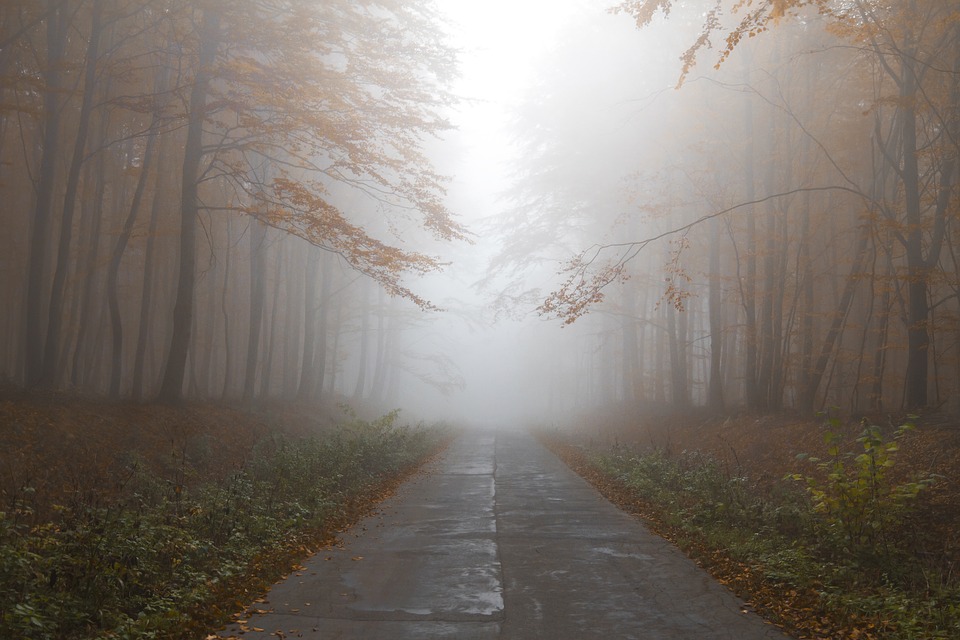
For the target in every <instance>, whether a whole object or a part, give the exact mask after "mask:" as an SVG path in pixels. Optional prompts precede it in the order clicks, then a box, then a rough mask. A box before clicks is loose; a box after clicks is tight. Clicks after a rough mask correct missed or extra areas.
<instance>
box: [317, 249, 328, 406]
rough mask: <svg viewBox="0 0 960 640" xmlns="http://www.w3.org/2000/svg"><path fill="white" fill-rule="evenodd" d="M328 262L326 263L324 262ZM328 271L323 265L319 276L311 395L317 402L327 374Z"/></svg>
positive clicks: (321, 398) (326, 265)
mask: <svg viewBox="0 0 960 640" xmlns="http://www.w3.org/2000/svg"><path fill="white" fill-rule="evenodd" d="M324 262H328V261H326V260H325V261H324ZM330 271H331V267H330V265H329V264H324V265H322V266H321V276H320V309H319V316H320V317H319V323H320V326H319V328H318V329H317V348H316V352H315V355H314V359H313V367H314V372H315V374H314V384H313V387H314V388H313V392H312V395H313V396H314V399H315V400H317V402H321V401H322V400H323V390H324V380H325V377H326V373H327V332H328V330H329V328H328V325H329V317H330V305H331V303H332V301H331V295H332V294H331V291H330V280H331V278H330Z"/></svg>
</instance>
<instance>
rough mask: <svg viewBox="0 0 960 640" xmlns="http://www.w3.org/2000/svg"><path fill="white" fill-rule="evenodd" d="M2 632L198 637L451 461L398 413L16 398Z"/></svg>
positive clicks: (2, 544) (5, 472)
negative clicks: (398, 489)
mask: <svg viewBox="0 0 960 640" xmlns="http://www.w3.org/2000/svg"><path fill="white" fill-rule="evenodd" d="M0 413H2V416H0V417H2V422H0V429H2V431H3V439H4V442H5V443H6V444H8V445H9V447H8V448H7V450H6V451H5V452H4V453H3V454H0V457H2V463H3V464H2V465H0V468H2V478H0V483H2V484H0V490H2V495H0V497H2V505H0V638H4V639H7V638H9V639H14V638H16V639H22V638H31V639H33V640H43V639H46V638H50V639H53V638H56V639H74V638H77V639H79V638H94V637H96V638H118V639H119V638H138V639H142V638H198V637H204V636H205V635H206V633H205V632H207V631H208V630H209V629H210V628H213V627H215V626H217V625H218V624H221V623H223V622H225V621H226V620H227V619H228V618H229V616H230V615H231V614H233V613H235V612H238V611H240V610H242V609H243V608H244V607H245V606H247V605H248V604H250V601H251V600H253V599H254V598H255V597H256V596H257V595H258V594H260V593H261V592H262V591H263V590H265V588H266V587H267V586H268V585H269V584H271V583H272V582H273V581H275V580H276V579H278V578H279V577H281V576H283V575H285V574H286V573H288V572H289V571H290V570H291V569H292V568H294V567H295V566H296V565H297V563H298V562H299V561H300V560H302V559H303V558H304V557H306V556H308V555H310V554H311V552H313V551H315V550H317V549H318V548H320V547H321V546H323V545H325V544H331V543H332V542H334V540H335V538H334V536H335V533H336V531H337V530H339V529H341V528H343V527H344V526H346V525H347V524H349V523H350V522H351V521H353V520H355V519H356V518H357V517H358V516H359V515H362V514H363V513H365V512H367V511H369V509H370V508H371V507H372V506H373V505H374V504H376V503H377V502H378V501H379V500H380V499H382V498H383V497H384V496H385V495H386V494H388V493H389V491H390V490H391V488H392V487H394V486H395V485H396V484H397V483H398V482H399V481H400V480H401V479H402V478H403V477H405V476H406V475H407V474H409V473H411V472H412V471H414V470H415V469H417V468H418V467H419V465H421V464H422V463H423V462H424V461H425V460H426V459H428V458H429V457H430V456H431V454H433V453H435V452H437V451H438V450H439V448H440V447H441V446H442V445H443V443H444V442H445V439H446V435H447V432H446V430H445V429H443V428H441V427H432V428H426V427H423V426H416V427H410V426H402V425H401V424H400V423H399V421H398V414H397V412H392V413H389V414H387V415H385V416H383V417H380V418H377V419H373V420H361V419H359V418H357V417H356V416H353V415H351V414H349V413H348V414H347V417H346V418H345V419H344V420H343V421H342V422H341V423H340V424H337V425H328V426H325V427H323V428H319V427H317V426H316V425H315V418H314V419H313V420H314V423H313V424H311V418H310V417H309V416H307V415H299V416H291V415H286V416H284V415H283V414H282V412H281V411H277V412H276V413H270V414H267V413H265V414H263V415H260V416H255V415H252V414H250V413H245V412H241V411H234V410H228V409H222V408H216V407H209V406H206V407H192V408H185V409H174V408H170V407H143V406H133V405H126V406H124V405H112V406H110V405H108V406H105V407H103V408H102V410H101V409H98V408H97V405H96V404H95V403H90V404H87V403H84V402H83V401H71V400H69V399H66V400H65V399H64V398H62V397H58V398H54V401H53V402H52V403H51V404H44V403H36V402H34V403H21V402H12V401H8V402H3V403H2V404H0Z"/></svg>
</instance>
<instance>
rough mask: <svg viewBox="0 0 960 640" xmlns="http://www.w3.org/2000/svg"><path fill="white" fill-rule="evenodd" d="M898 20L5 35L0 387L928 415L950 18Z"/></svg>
mask: <svg viewBox="0 0 960 640" xmlns="http://www.w3.org/2000/svg"><path fill="white" fill-rule="evenodd" d="M902 4H903V5H904V6H901V3H893V4H892V5H891V3H877V2H853V3H845V2H822V3H805V2H785V3H782V2H769V3H767V2H761V3H752V4H749V5H747V6H742V3H736V2H721V3H719V4H715V3H714V2H686V3H679V2H673V3H671V2H659V1H654V0H635V1H627V2H622V3H619V4H617V3H615V2H614V0H607V1H603V0H565V1H563V2H560V1H557V0H552V1H548V0H524V1H523V2H506V1H503V0H497V1H496V2H493V1H491V2H485V3H465V2H460V1H459V0H441V1H438V2H436V3H431V2H428V1H427V0H416V1H413V2H408V3H391V2H384V3H379V2H373V3H352V2H349V1H347V0H333V1H331V2H324V3H315V2H305V1H300V0H277V1H276V2H266V3H259V4H257V5H254V4H253V3H245V2H232V3H227V2H212V3H209V4H208V5H204V7H200V6H199V4H197V3H190V2H187V3H184V2H173V1H172V0H87V1H83V2H81V1H80V0H76V1H71V2H65V3H60V4H58V3H48V4H43V3H35V2H30V1H26V0H14V1H13V2H8V3H6V4H5V6H4V9H3V10H0V195H2V198H3V202H4V208H3V210H2V211H3V214H2V215H3V218H4V228H5V233H4V234H3V236H2V238H0V273H2V275H3V277H2V281H0V297H2V298H3V299H4V300H5V301H7V303H6V304H5V305H4V306H3V310H2V311H0V335H3V336H4V339H3V341H2V343H0V367H2V368H0V375H2V376H3V377H4V378H7V379H9V380H10V381H12V382H13V383H15V384H16V385H22V386H28V387H43V388H57V389H68V390H77V391H80V392H83V393H92V394H97V395H108V396H112V397H117V398H133V399H136V400H141V401H152V400H154V399H160V400H166V401H179V400H181V399H202V400H215V401H223V402H228V403H242V404H250V403H269V402H274V401H278V402H286V403H294V402H298V403H305V404H311V403H318V402H319V403H321V404H323V405H325V406H328V407H333V406H336V405H338V404H341V403H346V404H353V405H355V406H357V407H362V408H363V409H364V410H365V411H366V410H369V411H388V410H390V409H393V408H396V407H399V408H401V409H402V410H403V411H404V412H405V414H406V415H407V416H408V417H411V418H414V419H421V418H422V419H430V420H433V419H449V420H454V421H458V422H466V423H476V424H506V425H518V426H520V425H526V424H531V423H539V424H560V423H570V422H576V423H580V424H583V425H585V426H587V427H589V426H590V425H591V424H596V423H598V422H602V421H615V420H621V419H627V418H628V417H629V416H631V415H635V414H636V413H637V412H642V411H653V410H656V411H660V410H677V409H680V410H683V409H687V408H690V407H710V408H712V409H714V410H718V411H719V410H733V409H738V408H742V407H748V408H751V409H757V410H780V409H788V410H796V411H799V412H803V413H811V412H815V411H819V410H823V409H825V408H829V407H839V408H840V409H842V410H844V411H850V412H875V411H900V410H918V409H921V408H924V407H936V408H945V409H947V410H949V411H957V410H960V405H958V398H960V279H958V276H957V259H958V252H960V220H958V218H960V215H958V211H960V194H958V191H960V189H958V183H960V176H958V171H960V162H958V155H960V143H958V140H960V53H958V52H960V46H958V45H960V28H958V27H957V25H958V24H960V20H958V11H960V10H958V9H957V8H955V7H953V6H951V3H945V2H940V1H936V0H918V1H917V2H912V3H902ZM48 5H49V6H48ZM818 7H819V10H818ZM253 24H256V25H257V27H256V28H251V25H253ZM185 274H186V275H185ZM191 274H192V275H191Z"/></svg>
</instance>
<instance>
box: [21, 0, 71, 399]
mask: <svg viewBox="0 0 960 640" xmlns="http://www.w3.org/2000/svg"><path fill="white" fill-rule="evenodd" d="M46 6H47V65H46V68H45V69H44V71H43V80H44V92H43V151H42V154H41V157H40V169H39V176H38V181H37V199H36V202H35V204H34V209H33V227H32V229H31V231H30V258H29V266H28V268H27V302H26V336H25V343H26V352H25V362H24V367H25V371H24V381H25V383H26V385H27V386H34V385H37V384H39V383H40V380H41V377H42V376H43V361H44V336H43V311H44V298H45V295H44V277H43V276H44V271H45V270H46V267H47V261H48V256H47V251H48V246H47V243H48V241H49V237H50V222H51V220H50V217H51V214H52V208H53V191H54V180H55V179H56V163H57V154H58V153H59V150H60V144H59V143H60V95H61V94H62V92H63V89H64V88H63V74H62V67H63V64H64V53H65V51H64V50H65V47H66V40H67V15H66V14H67V7H66V6H64V3H62V2H61V1H60V0H47V3H46Z"/></svg>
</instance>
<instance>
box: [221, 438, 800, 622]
mask: <svg viewBox="0 0 960 640" xmlns="http://www.w3.org/2000/svg"><path fill="white" fill-rule="evenodd" d="M260 607H261V608H262V609H264V610H265V611H266V612H265V613H263V614H260V615H257V616H254V617H253V618H251V619H250V620H249V621H248V622H247V624H246V625H245V627H246V629H248V630H247V631H246V632H245V633H244V634H243V635H242V636H241V637H243V638H278V637H280V638H298V637H302V638H322V639H324V640H326V639H332V638H357V639H364V640H377V639H384V640H386V639H389V640H402V639H406V638H410V639H422V638H455V639H457V640H460V639H471V638H476V639H488V638H489V639H495V638H497V639H499V638H503V639H516V640H526V639H528V638H550V640H563V639H565V638H570V639H571V640H573V639H581V638H606V639H609V640H612V639H619V638H643V639H661V638H662V639H677V640H681V639H682V640H686V639H709V638H717V639H719V638H736V639H737V640H754V639H756V640H760V639H781V640H782V639H783V638H784V636H783V635H781V634H780V633H779V632H778V631H777V630H776V629H775V628H774V627H772V626H770V625H768V624H765V623H764V622H763V621H762V620H760V619H759V618H757V617H755V616H753V615H752V614H744V613H742V612H741V611H742V607H741V603H740V601H738V600H737V599H736V598H735V597H734V596H732V595H731V594H730V593H729V592H728V591H726V590H725V589H724V588H723V587H721V586H719V585H717V584H716V583H715V582H714V581H713V580H712V579H711V578H710V577H709V576H707V575H706V574H705V573H703V572H702V571H701V570H700V569H698V568H697V567H696V566H695V565H694V564H693V563H692V562H690V561H689V560H688V559H687V558H685V557H684V556H683V555H682V554H680V552H679V551H677V550H676V549H675V548H674V547H672V546H671V545H670V544H668V543H666V542H665V541H663V540H662V539H660V538H658V537H656V536H654V535H652V534H650V533H649V532H648V531H647V530H646V529H645V528H644V527H643V526H642V525H641V524H640V523H638V522H637V521H636V520H634V519H633V518H631V517H630V516H628V515H626V514H624V513H622V512H621V511H619V510H618V509H617V508H616V507H614V506H613V505H611V504H610V503H609V502H607V501H606V500H604V499H603V498H602V497H601V496H599V495H598V494H597V493H596V492H595V491H594V490H593V488H592V487H590V486H589V485H588V484H587V483H585V482H584V481H583V480H582V479H581V478H579V477H578V476H577V475H576V474H574V473H573V472H572V471H570V470H569V469H567V467H566V466H564V465H563V463H562V462H560V461H559V460H558V459H557V458H556V457H555V456H553V454H551V453H550V452H548V451H547V450H545V449H544V448H543V447H541V446H540V445H539V444H538V443H537V442H536V441H535V440H534V439H533V438H532V437H531V436H530V435H529V434H526V433H522V432H512V431H497V432H493V431H489V432H468V433H466V434H464V435H463V436H461V437H460V438H459V439H458V440H457V441H456V442H455V443H454V444H453V446H452V447H451V448H450V450H449V451H448V452H447V453H446V454H445V455H444V457H443V458H442V459H441V460H439V461H437V462H436V463H434V464H433V465H432V467H431V468H430V470H429V471H428V473H426V474H424V475H422V476H418V477H417V479H415V480H414V481H412V482H410V483H409V484H407V485H405V486H404V487H403V488H402V489H401V490H400V491H399V492H398V494H397V495H396V496H394V497H393V498H391V499H390V500H388V501H387V502H385V503H384V505H383V509H382V511H381V512H380V513H379V514H377V515H375V516H371V517H369V518H367V519H366V520H364V521H363V522H361V523H360V524H359V525H357V526H356V527H354V528H353V529H352V530H351V531H349V532H347V533H346V534H344V537H343V545H342V547H339V548H335V549H329V550H324V551H322V552H320V553H318V554H317V555H316V556H315V557H313V558H311V559H310V560H309V561H308V562H306V563H305V569H304V570H302V571H300V572H298V573H297V574H295V575H293V576H291V577H290V578H288V579H287V580H286V581H284V582H282V583H279V584H277V585H276V586H275V587H274V588H273V589H272V590H271V591H270V593H269V594H267V602H266V603H264V604H262V605H260ZM253 629H257V631H254V630H253ZM259 629H262V630H263V631H259ZM240 630H241V629H240V627H238V626H234V627H231V628H228V629H227V630H226V631H224V632H222V633H221V636H224V637H229V636H230V635H231V634H239V632H240Z"/></svg>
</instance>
